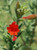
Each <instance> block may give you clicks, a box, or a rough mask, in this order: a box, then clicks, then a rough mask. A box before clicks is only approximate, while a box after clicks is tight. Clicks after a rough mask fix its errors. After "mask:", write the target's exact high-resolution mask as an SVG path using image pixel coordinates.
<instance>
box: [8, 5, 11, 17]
mask: <svg viewBox="0 0 37 50" xmlns="http://www.w3.org/2000/svg"><path fill="white" fill-rule="evenodd" d="M8 9H9V14H10V16H12V12H11V8H10V5H8Z"/></svg>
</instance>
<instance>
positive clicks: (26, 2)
mask: <svg viewBox="0 0 37 50" xmlns="http://www.w3.org/2000/svg"><path fill="white" fill-rule="evenodd" d="M19 2H20V4H21V8H20V9H21V10H22V9H23V8H24V9H25V11H24V15H23V16H28V15H30V14H32V13H35V14H37V0H33V1H32V0H19ZM16 3H17V0H0V50H9V42H7V41H6V40H8V39H6V37H7V36H8V34H7V30H6V27H7V26H8V25H9V24H10V23H12V22H13V20H14V21H16V19H17V18H16V13H15V7H16ZM18 11H19V10H18ZM28 22H31V21H28ZM21 23H22V22H21ZM21 23H19V25H20V24H21ZM23 28H24V27H21V31H23ZM30 28H31V26H30ZM31 29H32V28H31ZM21 36H22V37H23V39H25V40H26V37H24V36H25V35H24V33H22V34H21ZM8 38H9V36H8ZM4 39H6V40H4ZM34 40H35V41H34V43H32V45H31V50H37V26H36V29H35V36H34ZM22 45H23V41H22V39H21V37H18V38H17V40H16V41H15V45H14V50H15V47H16V48H19V49H18V50H25V46H24V45H23V46H22Z"/></svg>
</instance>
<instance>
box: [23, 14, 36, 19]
mask: <svg viewBox="0 0 37 50" xmlns="http://www.w3.org/2000/svg"><path fill="white" fill-rule="evenodd" d="M35 18H37V15H35V14H33V15H29V16H27V17H23V19H35Z"/></svg>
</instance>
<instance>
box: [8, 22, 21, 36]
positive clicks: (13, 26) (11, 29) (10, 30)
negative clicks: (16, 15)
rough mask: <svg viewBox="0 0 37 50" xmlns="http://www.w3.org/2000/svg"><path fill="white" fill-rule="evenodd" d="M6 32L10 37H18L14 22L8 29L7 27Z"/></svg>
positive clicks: (16, 26) (17, 29)
mask: <svg viewBox="0 0 37 50" xmlns="http://www.w3.org/2000/svg"><path fill="white" fill-rule="evenodd" d="M7 30H8V33H9V34H10V35H18V32H19V31H20V30H19V28H18V24H17V23H16V22H13V23H12V24H10V25H9V27H7Z"/></svg>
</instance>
